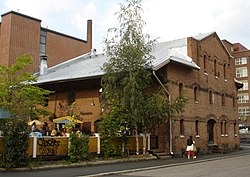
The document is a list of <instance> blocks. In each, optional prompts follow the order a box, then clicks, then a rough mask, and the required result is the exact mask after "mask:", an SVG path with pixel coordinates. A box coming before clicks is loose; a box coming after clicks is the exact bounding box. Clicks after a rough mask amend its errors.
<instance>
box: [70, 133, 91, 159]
mask: <svg viewBox="0 0 250 177" xmlns="http://www.w3.org/2000/svg"><path fill="white" fill-rule="evenodd" d="M69 141H70V146H69V159H70V161H71V162H79V161H82V160H86V159H88V155H89V154H88V142H89V137H88V136H87V135H79V136H78V135H77V134H76V132H72V133H71V134H70V137H69Z"/></svg>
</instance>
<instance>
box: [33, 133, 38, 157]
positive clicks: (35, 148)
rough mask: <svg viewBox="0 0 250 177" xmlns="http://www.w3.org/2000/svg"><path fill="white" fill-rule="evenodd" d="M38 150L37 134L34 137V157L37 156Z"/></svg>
mask: <svg viewBox="0 0 250 177" xmlns="http://www.w3.org/2000/svg"><path fill="white" fill-rule="evenodd" d="M36 151H37V136H34V137H33V158H36Z"/></svg>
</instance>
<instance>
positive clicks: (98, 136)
mask: <svg viewBox="0 0 250 177" xmlns="http://www.w3.org/2000/svg"><path fill="white" fill-rule="evenodd" d="M95 136H96V137H97V154H101V139H100V134H99V133H95Z"/></svg>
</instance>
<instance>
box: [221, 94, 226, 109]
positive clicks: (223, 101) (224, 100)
mask: <svg viewBox="0 0 250 177" xmlns="http://www.w3.org/2000/svg"><path fill="white" fill-rule="evenodd" d="M221 106H223V107H225V106H226V98H225V94H224V93H222V94H221Z"/></svg>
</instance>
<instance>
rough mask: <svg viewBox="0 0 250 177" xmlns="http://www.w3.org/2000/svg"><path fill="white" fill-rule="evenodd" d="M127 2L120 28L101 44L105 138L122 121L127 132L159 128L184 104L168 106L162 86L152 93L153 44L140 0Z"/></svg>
mask: <svg viewBox="0 0 250 177" xmlns="http://www.w3.org/2000/svg"><path fill="white" fill-rule="evenodd" d="M127 2H128V5H127V6H125V5H120V11H119V12H117V13H116V14H118V20H119V22H120V26H119V28H110V29H109V30H108V35H107V38H106V39H105V41H104V42H105V52H106V55H107V58H108V62H107V63H105V64H104V66H103V70H104V72H105V73H106V74H105V75H104V76H103V78H102V82H101V84H102V88H103V93H102V97H103V102H102V103H103V108H104V116H103V119H102V122H101V125H102V126H101V127H100V128H101V132H102V135H103V134H105V137H106V138H107V136H106V135H108V134H110V136H111V135H112V134H113V135H115V134H114V133H111V132H110V131H111V130H112V131H113V132H115V131H116V132H119V131H120V127H119V126H112V129H111V128H110V125H113V124H115V123H116V124H117V125H121V124H120V122H119V121H121V120H120V119H121V117H122V121H123V122H125V123H126V124H128V127H129V128H130V130H134V129H135V130H137V131H143V130H144V131H145V130H146V129H150V128H153V127H155V126H157V125H159V124H161V123H162V120H163V118H164V117H166V116H171V115H173V113H174V111H177V112H179V111H181V110H182V108H183V106H184V105H185V102H186V99H185V98H184V97H182V99H179V101H176V102H175V104H170V102H169V100H168V98H167V95H166V92H164V91H162V88H161V86H160V87H159V89H157V88H156V89H155V88H154V89H152V87H151V86H152V71H151V70H150V69H151V66H152V65H151V63H152V60H153V59H154V57H153V56H152V55H151V54H150V53H151V51H152V50H153V48H154V45H155V43H156V40H151V39H150V36H149V35H148V34H144V33H143V27H144V25H145V22H144V21H143V20H142V17H141V12H142V10H143V9H142V7H141V0H127ZM117 112H119V114H117ZM111 120H112V122H113V124H111ZM105 122H106V123H105ZM109 122H110V123H109ZM104 125H106V127H105V126H104ZM104 141H106V140H105V139H104ZM108 144H110V142H109V141H108V143H107V145H108Z"/></svg>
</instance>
